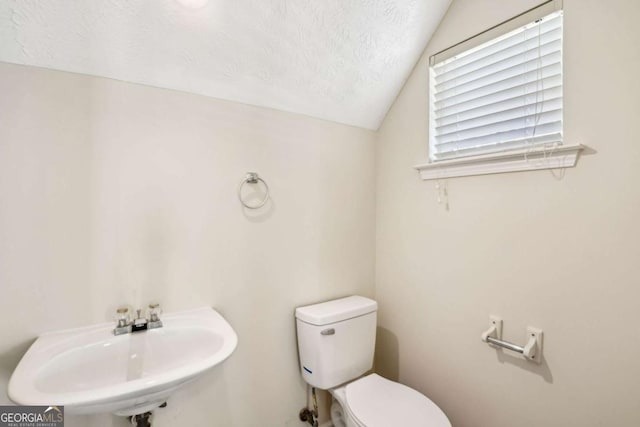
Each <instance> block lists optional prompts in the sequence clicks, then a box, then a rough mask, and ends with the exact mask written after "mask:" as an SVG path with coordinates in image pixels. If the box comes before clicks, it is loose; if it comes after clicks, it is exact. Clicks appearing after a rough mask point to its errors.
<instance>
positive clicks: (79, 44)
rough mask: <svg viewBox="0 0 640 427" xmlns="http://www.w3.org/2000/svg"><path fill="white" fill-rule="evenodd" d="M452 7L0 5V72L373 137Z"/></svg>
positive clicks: (117, 0)
mask: <svg viewBox="0 0 640 427" xmlns="http://www.w3.org/2000/svg"><path fill="white" fill-rule="evenodd" d="M450 1H451V0H208V1H207V0H0V61H4V62H10V63H16V64H24V65H33V66H38V67H45V68H52V69H56V70H63V71H70V72H76V73H83V74H90V75H95V76H103V77H108V78H113V79H117V80H123V81H127V82H134V83H140V84H145V85H150V86H156V87H162V88H168V89H175V90H180V91H185V92H191V93H196V94H201V95H206V96H211V97H215V98H220V99H225V100H230V101H236V102H242V103H246V104H252V105H258V106H262V107H269V108H274V109H278V110H283V111H290V112H295V113H300V114H305V115H309V116H312V117H317V118H321V119H325V120H330V121H334V122H339V123H345V124H349V125H353V126H358V127H363V128H367V129H377V128H378V126H379V125H380V123H381V122H382V120H383V119H384V116H385V114H386V112H387V110H388V109H389V107H390V106H391V104H392V103H393V101H394V99H395V97H396V96H397V94H398V92H399V91H400V89H401V88H402V85H403V84H404V82H405V80H406V78H407V77H408V75H409V73H410V72H411V69H412V68H413V66H414V65H415V63H416V61H417V60H418V58H419V56H420V54H421V53H422V51H423V50H424V48H425V46H426V44H427V42H428V40H429V38H430V36H431V34H432V33H433V31H434V30H435V28H436V26H437V25H438V23H439V22H440V19H441V18H442V16H443V15H444V13H445V12H446V9H447V8H448V6H449V3H450Z"/></svg>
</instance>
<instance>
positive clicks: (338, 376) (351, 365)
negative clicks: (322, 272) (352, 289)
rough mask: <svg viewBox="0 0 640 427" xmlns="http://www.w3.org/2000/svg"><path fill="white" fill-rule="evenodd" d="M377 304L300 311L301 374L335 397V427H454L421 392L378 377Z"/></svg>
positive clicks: (342, 302) (337, 303) (348, 302)
mask: <svg viewBox="0 0 640 427" xmlns="http://www.w3.org/2000/svg"><path fill="white" fill-rule="evenodd" d="M377 309H378V304H377V303H376V302H375V301H373V300H371V299H369V298H364V297H361V296H351V297H346V298H341V299H337V300H332V301H327V302H324V303H320V304H313V305H309V306H305V307H298V308H297V309H296V311H295V316H296V330H297V334H298V355H299V358H300V373H301V375H302V377H303V379H304V380H305V381H306V382H307V383H308V384H309V385H311V386H313V387H317V388H319V389H323V390H328V391H329V392H330V393H331V395H332V396H333V403H332V408H331V420H332V422H333V425H334V426H335V427H451V423H450V422H449V420H448V419H447V416H446V415H445V414H444V412H442V410H441V409H440V408H438V406H437V405H436V404H435V403H433V402H432V401H431V400H429V398H427V397H426V396H424V395H423V394H421V393H420V392H418V391H416V390H414V389H412V388H410V387H407V386H405V385H402V384H399V383H397V382H394V381H390V380H388V379H385V378H383V377H381V376H379V375H377V374H369V375H366V376H363V377H361V376H362V375H363V374H365V373H366V372H367V371H370V369H371V368H372V366H373V353H374V349H375V337H376V319H377V316H376V314H377Z"/></svg>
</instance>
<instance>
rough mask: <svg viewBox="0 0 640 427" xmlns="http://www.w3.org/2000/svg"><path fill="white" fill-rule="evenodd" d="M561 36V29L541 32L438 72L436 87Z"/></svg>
mask: <svg viewBox="0 0 640 427" xmlns="http://www.w3.org/2000/svg"><path fill="white" fill-rule="evenodd" d="M561 38H562V31H561V29H560V28H556V29H554V30H553V31H550V32H548V33H545V34H542V35H541V36H540V37H539V38H538V37H536V38H532V39H528V40H526V41H524V42H521V43H519V44H517V45H514V46H511V47H509V48H508V49H504V50H501V51H499V52H496V53H494V54H492V55H489V56H487V57H484V58H479V59H478V60H476V61H474V62H471V63H469V64H467V65H465V66H462V67H458V68H456V69H455V70H451V71H448V72H439V73H438V77H437V78H436V88H437V89H438V90H440V88H441V85H444V84H446V83H447V82H450V81H451V80H453V79H456V78H460V77H462V76H464V75H466V74H470V73H473V72H474V71H476V70H479V69H481V68H484V67H487V66H490V65H492V64H496V63H499V62H501V61H504V60H505V59H508V58H511V57H513V56H515V55H518V54H522V52H526V51H529V50H532V49H537V48H538V47H541V46H545V45H547V44H550V43H554V42H557V41H559V40H561Z"/></svg>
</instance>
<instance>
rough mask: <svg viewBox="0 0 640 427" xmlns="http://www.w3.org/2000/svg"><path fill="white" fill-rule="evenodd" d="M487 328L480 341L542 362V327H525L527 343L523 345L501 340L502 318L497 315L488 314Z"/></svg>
mask: <svg viewBox="0 0 640 427" xmlns="http://www.w3.org/2000/svg"><path fill="white" fill-rule="evenodd" d="M489 322H490V323H489V329H487V330H486V331H484V332H483V333H482V336H481V338H482V341H484V342H486V343H487V344H489V345H491V346H494V347H498V348H506V349H507V350H511V351H515V352H516V353H520V354H522V356H524V358H525V359H526V360H528V361H530V362H534V363H538V364H540V363H542V336H543V332H542V329H538V328H534V327H531V326H528V327H527V343H526V344H525V345H524V346H520V345H518V344H514V343H512V342H509V341H504V340H502V319H501V318H499V317H497V316H489Z"/></svg>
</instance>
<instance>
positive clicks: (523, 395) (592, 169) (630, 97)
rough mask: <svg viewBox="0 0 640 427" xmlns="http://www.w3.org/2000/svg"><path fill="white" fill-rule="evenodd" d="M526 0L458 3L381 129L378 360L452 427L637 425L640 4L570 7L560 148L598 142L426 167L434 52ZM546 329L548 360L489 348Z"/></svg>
mask: <svg viewBox="0 0 640 427" xmlns="http://www.w3.org/2000/svg"><path fill="white" fill-rule="evenodd" d="M537 3H538V1H533V0H526V1H525V0H518V1H514V0H482V1H479V0H454V2H453V4H452V6H451V8H450V9H449V11H448V13H447V15H446V16H445V18H444V20H443V22H442V23H441V25H440V27H439V29H438V30H437V31H436V33H435V35H434V37H433V39H432V41H431V42H430V44H429V45H428V47H427V50H426V53H425V55H424V56H423V58H422V59H421V60H420V62H419V64H418V65H417V66H416V68H415V70H414V72H413V74H412V76H411V77H410V79H409V81H408V82H407V84H406V87H405V88H404V90H403V91H402V93H401V94H400V96H399V98H398V99H397V101H396V103H395V105H394V106H393V108H392V109H391V111H390V113H389V115H388V116H387V118H386V121H385V123H384V125H383V127H382V128H381V129H380V131H379V139H378V146H377V156H376V159H377V160H376V161H377V166H376V168H377V258H376V297H377V299H378V301H379V302H380V307H381V311H380V320H379V323H380V327H381V328H382V331H381V334H380V336H381V337H382V340H381V342H380V343H379V346H378V347H379V349H378V351H379V354H378V367H379V370H380V371H381V372H382V373H385V374H387V375H390V376H395V377H399V379H400V380H401V381H402V382H405V383H407V384H409V385H411V386H414V387H416V388H417V389H419V390H420V391H422V392H424V393H426V394H428V395H429V396H430V397H431V398H432V399H433V400H434V401H436V402H437V403H438V404H439V405H440V406H441V407H442V408H443V409H444V410H445V412H446V413H447V414H448V415H449V417H450V419H451V421H452V423H453V425H454V426H455V427H534V426H554V427H556V426H557V427H566V426H585V427H586V426H606V427H632V426H638V425H640V403H639V402H640V388H639V384H640V382H639V381H640V262H639V260H640V221H639V218H640V120H639V113H640V84H638V76H640V49H639V48H638V40H640V27H639V26H638V19H639V18H640V2H638V1H637V0H616V1H607V2H603V1H596V0H565V1H564V10H565V57H564V60H565V61H564V71H565V141H566V142H567V143H582V144H586V145H588V146H589V147H592V148H593V149H594V150H596V151H597V154H595V155H589V156H583V157H582V158H581V159H580V161H579V164H578V166H577V167H576V168H574V169H570V170H568V171H567V172H566V176H565V177H564V179H563V180H560V181H558V180H556V179H554V178H553V177H552V176H551V174H550V173H549V172H548V171H540V172H524V173H512V174H504V175H490V176H479V177H468V178H457V179H449V180H448V183H447V184H448V191H449V201H450V211H448V212H447V211H446V210H445V209H444V206H443V205H439V204H438V203H437V200H436V198H437V192H436V190H435V188H434V187H435V183H434V182H433V181H421V180H420V179H419V177H418V173H417V172H416V171H415V170H412V168H411V167H412V166H413V165H415V164H419V163H424V162H425V161H426V160H427V70H428V67H427V58H428V55H430V54H431V53H434V52H437V51H439V50H441V49H443V48H446V47H447V46H449V45H452V44H454V43H456V42H458V41H460V40H462V39H465V38H466V37H468V36H471V35H473V34H475V33H477V32H479V31H481V30H483V29H485V28H488V27H490V26H492V25H494V24H495V23H498V22H500V21H502V20H504V19H507V18H509V17H510V16H513V15H515V14H517V13H520V12H522V11H524V10H526V9H528V8H530V7H532V6H535V5H536V4H537ZM489 314H496V315H501V316H502V317H503V318H504V322H505V325H504V326H505V330H504V337H505V338H506V339H510V340H513V341H516V342H520V343H522V342H524V333H525V328H526V326H527V325H532V326H537V327H540V328H542V329H544V332H545V343H544V345H545V350H544V352H545V360H544V363H543V364H542V365H541V366H537V365H533V364H530V363H525V362H524V361H522V360H520V359H518V358H516V357H513V356H512V355H511V354H506V353H502V352H497V351H495V350H492V349H490V348H489V347H488V346H487V345H486V344H483V343H482V342H481V341H480V333H481V332H482V331H483V330H484V329H486V327H487V323H488V319H487V317H488V316H489Z"/></svg>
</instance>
